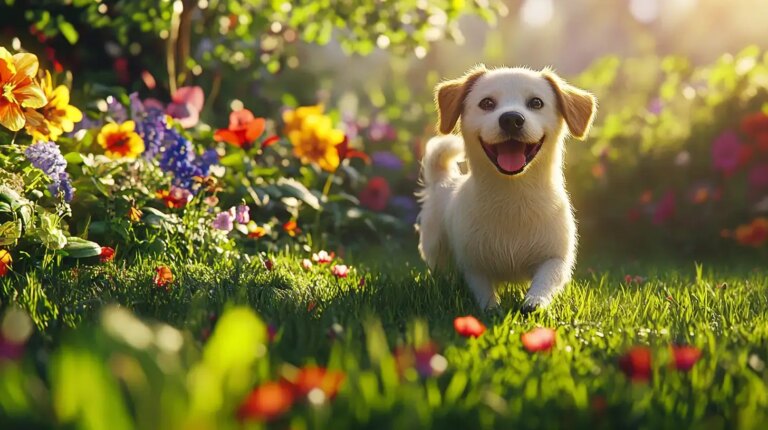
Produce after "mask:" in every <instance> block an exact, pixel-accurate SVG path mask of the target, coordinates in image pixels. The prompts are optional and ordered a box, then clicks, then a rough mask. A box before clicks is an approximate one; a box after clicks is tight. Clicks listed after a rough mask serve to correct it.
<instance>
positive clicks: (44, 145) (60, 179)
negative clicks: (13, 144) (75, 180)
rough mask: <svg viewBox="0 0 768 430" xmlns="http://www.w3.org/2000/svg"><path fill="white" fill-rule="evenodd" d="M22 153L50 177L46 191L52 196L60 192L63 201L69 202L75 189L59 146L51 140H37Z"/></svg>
mask: <svg viewBox="0 0 768 430" xmlns="http://www.w3.org/2000/svg"><path fill="white" fill-rule="evenodd" d="M24 154H25V155H26V156H27V159H28V160H29V162H30V163H32V165H33V166H35V167H37V168H38V169H40V170H42V171H43V172H44V173H45V175H46V176H48V177H49V178H50V179H51V181H52V182H51V184H50V185H48V191H50V192H51V194H53V195H54V196H58V195H59V194H61V195H62V196H63V197H64V201H66V202H71V201H72V198H73V197H74V195H75V189H74V188H73V187H72V182H71V181H70V178H69V174H67V172H66V169H67V160H65V159H64V157H63V156H62V155H61V151H60V150H59V146H58V145H56V144H55V143H53V142H38V143H35V144H32V145H30V146H29V147H28V148H27V149H26V151H24Z"/></svg>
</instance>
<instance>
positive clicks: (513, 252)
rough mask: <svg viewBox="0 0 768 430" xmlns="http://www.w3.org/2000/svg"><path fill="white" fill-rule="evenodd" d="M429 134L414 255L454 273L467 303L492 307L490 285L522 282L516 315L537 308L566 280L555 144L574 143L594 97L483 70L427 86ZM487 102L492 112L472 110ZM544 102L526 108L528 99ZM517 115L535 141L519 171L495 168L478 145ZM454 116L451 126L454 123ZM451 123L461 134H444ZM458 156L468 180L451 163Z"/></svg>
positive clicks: (531, 77) (538, 79)
mask: <svg viewBox="0 0 768 430" xmlns="http://www.w3.org/2000/svg"><path fill="white" fill-rule="evenodd" d="M435 95H436V97H435V98H436V103H437V105H438V112H439V115H440V120H439V127H438V128H439V130H440V132H441V133H443V134H445V135H443V136H438V137H434V138H432V139H431V140H430V141H429V142H428V143H427V146H426V152H425V156H424V159H423V180H424V189H423V190H422V192H421V198H422V210H421V213H420V218H419V234H420V241H419V250H420V252H421V254H422V257H423V258H424V260H425V261H426V262H427V265H428V266H429V267H430V269H432V270H445V269H451V268H456V269H458V270H459V271H460V272H462V273H463V275H464V278H465V280H466V282H467V284H468V285H469V287H470V289H471V290H472V292H473V293H474V295H475V298H476V299H477V302H478V304H479V305H480V306H482V307H484V308H492V307H495V306H497V305H498V296H497V294H496V287H497V286H498V285H499V284H501V283H504V282H510V281H518V280H523V279H532V282H531V287H530V289H529V290H528V293H527V294H526V297H525V301H524V303H523V309H524V310H528V311H530V310H533V309H535V308H538V307H544V306H547V305H548V304H549V303H550V302H551V301H552V298H553V297H554V296H555V295H556V294H557V293H558V292H559V291H561V290H562V289H563V287H564V286H565V284H566V283H567V282H568V281H569V280H570V279H571V273H572V270H573V266H574V263H575V258H576V223H575V221H574V216H573V208H572V206H571V203H570V200H569V198H568V193H567V192H566V190H565V180H564V177H563V153H564V145H563V140H564V139H565V137H566V135H567V134H568V133H569V132H570V134H571V135H573V136H575V137H577V138H579V139H583V138H584V137H585V136H586V134H587V133H588V131H589V127H590V126H591V123H592V119H593V117H594V113H595V109H596V100H595V98H594V97H593V96H592V95H591V94H589V93H587V92H585V91H582V90H580V89H577V88H575V87H572V86H570V85H569V84H567V83H565V82H564V81H563V80H562V79H560V78H559V77H558V76H557V75H555V74H554V73H553V72H551V71H550V70H546V69H545V70H543V71H540V72H539V71H532V70H529V69H523V68H500V69H493V70H488V69H486V68H485V67H484V66H478V67H476V68H474V69H473V70H471V71H470V72H468V73H467V74H466V75H465V76H464V77H462V78H459V79H456V80H452V81H447V82H444V83H442V84H440V85H438V87H437V89H436V94H435ZM486 97H491V98H493V99H494V100H495V101H496V107H495V109H493V110H492V111H490V112H489V111H484V110H482V109H480V108H479V107H478V104H479V103H480V101H481V100H482V99H483V98H486ZM531 97H538V98H540V99H541V100H542V101H543V102H544V106H543V108H541V109H539V110H533V109H529V108H528V106H527V103H528V100H530V98H531ZM509 111H517V112H520V113H523V115H524V116H525V119H526V120H525V126H524V129H523V136H524V137H525V139H520V140H524V141H526V142H537V141H539V139H541V138H542V136H544V143H543V145H542V147H541V149H540V151H539V153H538V154H537V155H536V156H535V158H534V159H533V160H532V161H531V162H530V163H529V165H527V166H526V167H525V169H524V171H522V172H521V173H519V174H517V175H514V176H508V175H504V174H502V173H500V172H499V171H497V169H496V167H495V166H494V164H493V163H492V162H491V161H490V160H489V159H488V157H487V156H486V154H485V152H484V150H483V148H482V146H481V144H480V141H479V139H480V138H481V139H482V140H483V141H484V142H487V143H488V142H491V143H492V142H499V141H502V140H504V137H503V136H502V133H503V132H502V131H501V129H500V126H499V116H500V115H501V114H502V113H504V112H509ZM459 117H460V122H459ZM457 122H459V124H460V131H461V136H458V135H455V134H449V133H451V131H452V130H453V129H454V128H455V126H456V124H457ZM461 157H466V160H467V162H468V164H469V174H466V175H462V174H461V172H459V169H458V167H457V161H458V160H459V159H460V158H461Z"/></svg>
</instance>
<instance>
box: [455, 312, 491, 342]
mask: <svg viewBox="0 0 768 430" xmlns="http://www.w3.org/2000/svg"><path fill="white" fill-rule="evenodd" d="M453 328H454V329H455V330H456V333H458V334H459V335H461V336H464V337H479V336H480V335H482V334H483V333H485V324H483V323H481V322H480V320H478V319H477V318H475V317H473V316H472V315H467V316H464V317H456V319H454V320H453Z"/></svg>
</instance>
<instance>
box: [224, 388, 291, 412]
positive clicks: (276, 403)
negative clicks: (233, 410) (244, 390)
mask: <svg viewBox="0 0 768 430" xmlns="http://www.w3.org/2000/svg"><path fill="white" fill-rule="evenodd" d="M293 392H294V390H293V387H292V386H291V385H290V384H288V383H285V382H265V383H264V384H261V385H259V386H258V387H256V388H254V389H253V391H251V393H250V394H249V395H248V397H246V398H245V400H243V402H242V403H241V404H240V407H239V408H238V410H237V417H238V418H239V419H240V420H254V421H272V420H274V419H276V418H279V417H280V416H282V415H283V414H285V413H286V412H288V411H289V410H290V409H291V406H293V401H294V395H293Z"/></svg>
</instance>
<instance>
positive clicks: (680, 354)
mask: <svg viewBox="0 0 768 430" xmlns="http://www.w3.org/2000/svg"><path fill="white" fill-rule="evenodd" d="M672 356H673V358H674V362H673V364H674V367H675V369H677V370H679V371H681V372H687V371H689V370H691V368H692V367H693V365H694V364H696V362H697V361H699V358H700V357H701V350H700V349H699V348H696V347H695V346H689V345H681V346H673V347H672Z"/></svg>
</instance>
